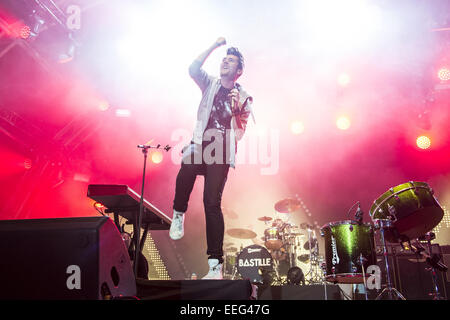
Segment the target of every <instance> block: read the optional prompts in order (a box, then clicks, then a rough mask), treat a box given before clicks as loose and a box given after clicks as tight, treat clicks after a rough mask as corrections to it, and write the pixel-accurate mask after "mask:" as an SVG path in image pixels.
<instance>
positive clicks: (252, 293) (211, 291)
mask: <svg viewBox="0 0 450 320" xmlns="http://www.w3.org/2000/svg"><path fill="white" fill-rule="evenodd" d="M136 288H137V297H138V298H139V299H141V300H341V299H342V298H341V295H340V290H339V287H338V286H337V285H326V286H324V285H305V286H301V285H284V286H265V287H264V286H256V285H252V284H251V283H250V281H248V280H144V279H138V280H137V281H136Z"/></svg>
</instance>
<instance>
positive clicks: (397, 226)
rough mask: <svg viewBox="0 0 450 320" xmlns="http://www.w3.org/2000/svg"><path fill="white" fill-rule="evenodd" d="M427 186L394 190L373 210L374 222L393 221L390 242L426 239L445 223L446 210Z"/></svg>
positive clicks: (387, 234)
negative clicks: (425, 236) (439, 225)
mask: <svg viewBox="0 0 450 320" xmlns="http://www.w3.org/2000/svg"><path fill="white" fill-rule="evenodd" d="M433 193H434V192H433V190H432V189H431V188H430V187H429V186H428V184H426V183H425V182H413V181H410V182H407V183H404V184H401V185H398V186H396V187H393V188H390V189H389V190H388V191H386V192H385V193H384V194H383V195H381V196H380V197H379V198H378V199H377V200H375V201H374V203H373V205H372V207H371V208H370V211H369V214H370V217H371V218H372V220H373V221H374V222H375V223H376V220H390V221H392V225H393V227H394V228H393V229H392V230H389V231H388V232H385V238H386V240H387V241H390V242H404V241H407V240H413V239H416V238H419V237H421V236H424V235H425V234H426V233H427V232H429V231H431V230H432V229H433V228H434V227H436V226H437V225H438V224H439V222H441V220H442V218H443V217H444V210H443V209H442V208H441V206H440V204H439V202H438V201H437V199H436V198H435V197H434V195H433Z"/></svg>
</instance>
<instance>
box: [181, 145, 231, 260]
mask: <svg viewBox="0 0 450 320" xmlns="http://www.w3.org/2000/svg"><path fill="white" fill-rule="evenodd" d="M191 146H192V145H191ZM186 153H187V154H184V159H186V158H188V157H191V156H193V153H192V152H191V151H187V152H186ZM191 159H192V158H191ZM229 168H230V165H229V164H215V163H214V164H206V163H204V161H201V163H195V162H194V161H191V162H190V164H187V163H185V162H184V161H183V162H182V163H181V168H180V171H179V172H178V175H177V180H176V186H175V199H174V201H173V209H174V210H176V211H178V212H186V211H187V208H188V202H189V197H190V195H191V192H192V189H193V188H194V183H195V180H196V177H197V175H203V176H204V177H205V185H204V189H203V205H204V207H205V218H206V241H207V251H206V254H207V255H209V258H210V259H219V262H220V263H222V262H223V248H222V247H223V237H224V229H225V224H224V219H223V214H222V208H221V201H222V192H223V189H224V187H225V183H226V181H227V176H228V170H229Z"/></svg>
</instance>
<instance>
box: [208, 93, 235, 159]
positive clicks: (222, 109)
mask: <svg viewBox="0 0 450 320" xmlns="http://www.w3.org/2000/svg"><path fill="white" fill-rule="evenodd" d="M230 91H231V89H227V88H225V87H223V86H220V89H219V91H218V92H217V94H216V96H215V97H214V102H213V105H212V108H211V114H210V116H209V121H208V125H207V126H206V129H205V132H204V133H203V143H202V145H203V150H205V148H206V147H207V146H208V145H209V144H211V143H214V142H215V139H216V137H217V136H219V135H220V136H221V138H222V142H223V146H222V155H223V156H222V157H220V156H219V158H220V159H222V160H221V161H222V162H221V163H226V161H227V160H226V150H228V148H227V147H228V144H229V131H228V132H227V130H229V129H231V118H232V114H231V101H230V98H229V97H228V95H229V94H230ZM203 156H205V155H203ZM211 156H213V157H215V156H216V150H215V149H213V150H212V154H211Z"/></svg>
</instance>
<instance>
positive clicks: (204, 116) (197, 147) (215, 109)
mask: <svg viewBox="0 0 450 320" xmlns="http://www.w3.org/2000/svg"><path fill="white" fill-rule="evenodd" d="M225 44H226V41H225V39H224V38H219V39H217V41H216V42H215V43H214V44H213V45H212V46H211V47H210V48H209V49H207V50H206V51H205V52H203V53H202V54H201V55H200V56H199V57H198V58H197V59H196V60H195V61H194V62H193V63H192V65H191V66H190V68H189V74H190V76H191V77H192V79H193V80H194V81H195V82H196V83H197V85H198V86H199V87H200V89H201V91H202V99H201V101H200V105H199V107H198V111H197V123H196V126H195V129H194V134H193V138H192V141H191V144H190V145H189V146H187V147H185V148H184V149H183V159H182V163H181V168H180V171H179V172H178V175H177V179H176V186H175V199H174V202H173V217H172V224H171V226H170V231H169V235H170V237H171V238H172V239H173V240H179V239H181V238H182V237H183V235H184V214H185V212H186V210H187V207H188V201H189V197H190V194H191V192H192V189H193V187H194V183H195V179H196V176H197V175H203V176H204V177H205V180H204V181H205V182H204V190H203V204H204V207H205V217H206V239H207V251H206V254H207V255H208V265H209V272H208V274H207V275H206V276H205V277H203V279H222V278H223V276H222V265H223V250H222V247H223V238H224V219H223V214H222V210H221V200H222V192H223V190H224V187H225V182H226V180H227V176H228V169H229V168H230V166H231V167H232V168H234V166H235V154H236V151H237V141H238V140H240V139H242V136H243V134H244V132H245V128H246V126H247V121H248V117H249V115H250V114H251V112H252V111H251V104H252V101H253V99H252V97H250V96H249V95H248V94H247V93H246V92H245V91H244V90H243V88H242V86H241V85H239V84H238V83H237V82H236V81H237V79H238V78H239V77H240V76H241V75H242V73H243V70H244V58H243V56H242V54H241V53H240V52H239V50H238V49H237V48H229V49H228V50H227V55H226V57H224V58H223V60H222V63H221V65H220V78H215V77H212V76H210V75H208V74H207V73H206V72H205V71H204V70H203V69H202V68H201V67H202V65H203V63H204V62H205V61H206V59H207V58H208V56H209V55H210V54H211V53H212V52H213V51H214V50H215V49H217V48H218V47H220V46H222V45H225Z"/></svg>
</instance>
